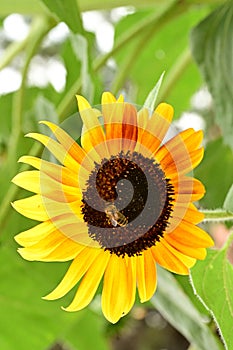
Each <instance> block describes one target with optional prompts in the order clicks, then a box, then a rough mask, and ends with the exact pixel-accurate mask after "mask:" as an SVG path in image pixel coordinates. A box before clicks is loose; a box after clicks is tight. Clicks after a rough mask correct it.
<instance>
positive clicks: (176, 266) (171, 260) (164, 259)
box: [150, 241, 189, 275]
mask: <svg viewBox="0 0 233 350" xmlns="http://www.w3.org/2000/svg"><path fill="white" fill-rule="evenodd" d="M150 249H151V252H152V255H153V258H154V260H155V261H156V262H157V263H158V264H159V265H160V266H162V267H164V268H165V269H167V270H169V271H171V272H175V273H178V274H180V275H188V274H189V269H188V267H187V266H186V265H185V264H184V262H183V261H182V260H180V259H178V257H177V256H176V255H174V254H173V253H171V251H170V250H169V249H167V247H166V246H165V245H164V244H162V242H161V241H160V242H156V246H155V247H152V248H150Z"/></svg>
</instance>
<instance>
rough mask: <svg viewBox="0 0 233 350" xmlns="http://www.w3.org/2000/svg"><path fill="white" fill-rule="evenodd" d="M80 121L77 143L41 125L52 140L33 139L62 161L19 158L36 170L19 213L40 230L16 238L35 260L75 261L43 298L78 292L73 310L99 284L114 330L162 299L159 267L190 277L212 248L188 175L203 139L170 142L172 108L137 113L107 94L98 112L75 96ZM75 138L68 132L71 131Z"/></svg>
mask: <svg viewBox="0 0 233 350" xmlns="http://www.w3.org/2000/svg"><path fill="white" fill-rule="evenodd" d="M77 100H78V107H79V113H80V116H81V119H82V122H83V128H82V131H81V135H80V138H78V137H76V138H75V139H76V141H75V139H74V138H73V137H71V136H70V132H69V133H68V132H66V131H65V130H64V129H63V128H60V127H59V126H57V125H55V124H53V123H51V122H48V121H43V122H42V123H43V124H45V125H46V126H47V127H48V128H49V129H48V130H50V132H52V135H49V136H47V135H43V134H39V133H30V134H28V135H27V136H29V137H31V138H33V139H35V140H37V141H39V142H41V143H42V144H43V145H44V146H45V147H46V149H47V150H48V152H50V153H51V154H52V155H53V156H54V157H55V158H56V161H51V157H50V159H49V160H48V159H47V160H46V159H41V158H37V157H32V156H23V157H21V158H20V160H19V161H20V162H23V163H26V164H29V165H31V166H32V167H34V168H35V170H30V171H24V172H21V173H19V174H18V175H16V176H15V178H14V179H13V182H14V183H15V184H16V185H18V186H20V187H22V188H24V189H26V190H29V191H31V192H33V193H35V194H34V195H32V196H30V197H28V198H24V199H20V200H17V201H15V202H14V203H13V207H14V208H15V209H16V210H17V211H18V212H19V213H21V214H22V215H24V216H26V217H28V218H30V219H33V220H37V221H39V222H40V223H39V224H38V225H37V226H35V227H33V228H31V229H29V230H27V231H24V232H21V233H20V234H18V235H17V236H16V238H15V239H16V241H17V242H18V243H19V244H20V245H21V246H22V248H19V253H20V254H21V256H22V257H23V258H24V259H27V260H30V261H35V260H37V261H71V264H70V266H69V268H68V270H67V272H66V274H65V276H64V277H63V279H62V280H61V282H60V283H59V284H58V286H57V287H56V288H55V289H54V290H53V291H52V292H51V293H50V294H48V295H47V296H46V297H44V299H47V300H54V299H58V298H61V297H63V296H64V295H65V294H67V293H68V292H69V291H70V290H71V289H72V288H73V287H75V286H76V285H77V284H78V287H77V291H76V294H75V296H74V298H73V301H72V302H71V304H70V305H69V306H68V307H66V308H64V309H65V310H67V311H77V310H80V309H83V308H84V307H86V306H87V305H88V304H89V303H90V302H91V301H92V299H93V298H94V296H95V293H96V291H97V288H98V287H99V285H100V284H101V281H103V282H102V310H103V314H104V316H105V317H106V318H107V319H108V320H109V321H110V322H112V323H116V322H117V321H118V320H119V319H120V318H121V317H122V316H124V315H126V314H127V313H128V312H129V311H130V310H131V308H132V306H133V304H134V301H135V295H136V289H137V291H138V295H139V298H140V301H141V302H145V301H147V300H149V299H150V298H151V297H152V296H153V294H154V293H155V290H156V285H157V282H156V281H157V278H156V265H157V264H159V265H161V266H162V267H164V268H165V269H167V270H169V271H171V272H174V273H178V274H181V275H186V274H188V273H189V269H190V268H191V267H192V266H193V265H194V264H195V262H196V260H197V259H204V258H205V256H206V249H205V248H206V247H209V246H211V245H212V244H213V241H212V239H211V238H210V237H209V236H208V235H207V233H206V232H204V231H203V230H202V229H201V228H200V227H198V226H196V224H198V223H199V222H201V221H202V219H203V214H202V213H200V212H199V211H198V210H197V209H196V207H195V206H194V204H193V203H192V202H194V201H197V200H199V199H200V198H201V197H202V196H203V195H204V192H205V190H204V187H203V185H202V184H201V182H200V181H198V180H197V179H195V178H193V177H191V176H187V174H188V173H190V172H191V171H192V169H193V168H194V167H196V166H197V165H198V164H199V162H200V161H201V159H202V157H203V148H202V147H200V144H201V142H202V138H203V135H202V132H201V131H194V130H193V129H191V128H190V129H187V130H185V131H182V132H180V133H179V134H177V135H175V136H174V137H173V138H171V139H169V140H168V141H167V142H164V137H165V135H166V133H167V131H168V128H169V126H170V123H171V120H172V117H173V108H172V107H171V106H170V105H168V104H166V103H161V104H159V105H158V107H157V108H156V109H155V111H154V112H153V113H150V111H149V110H148V109H147V108H145V107H142V108H141V109H140V110H137V109H136V107H135V106H134V105H132V104H129V103H126V102H124V100H123V97H122V96H120V97H119V98H118V99H117V100H116V99H115V97H114V96H113V95H112V94H111V93H109V92H105V93H103V95H102V105H101V107H100V108H99V109H97V108H92V107H91V106H90V105H89V103H88V101H87V100H86V99H85V98H83V97H82V96H77ZM71 132H72V130H71Z"/></svg>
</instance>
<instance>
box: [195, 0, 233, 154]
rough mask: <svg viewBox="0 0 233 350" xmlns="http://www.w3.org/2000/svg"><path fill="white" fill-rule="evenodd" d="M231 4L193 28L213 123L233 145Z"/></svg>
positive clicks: (232, 30) (197, 56)
mask: <svg viewBox="0 0 233 350" xmlns="http://www.w3.org/2000/svg"><path fill="white" fill-rule="evenodd" d="M232 32H233V6H232V1H227V2H226V3H225V4H224V5H223V6H220V7H219V8H218V9H217V10H215V11H214V12H213V13H211V14H210V15H209V16H208V17H207V18H206V19H205V20H204V21H202V22H201V23H200V24H199V25H198V26H197V27H196V28H195V29H194V30H193V32H192V35H191V44H192V51H193V56H194V58H195V60H196V61H197V64H198V66H199V69H200V71H201V73H202V74H203V76H204V79H205V81H206V83H207V85H208V88H209V90H210V92H211V94H212V96H213V103H214V111H215V118H216V123H218V125H219V126H220V128H221V129H222V132H223V136H224V142H225V143H227V144H228V145H230V146H231V148H232V149H233V138H232V129H233V103H232V100H233V84H232V80H233V51H232Z"/></svg>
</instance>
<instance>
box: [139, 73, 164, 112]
mask: <svg viewBox="0 0 233 350" xmlns="http://www.w3.org/2000/svg"><path fill="white" fill-rule="evenodd" d="M164 74H165V72H163V73H162V74H161V76H160V78H159V80H158V81H157V83H156V85H155V86H154V87H153V89H152V90H151V91H150V93H149V95H148V96H147V98H146V101H145V102H144V107H146V108H148V109H149V110H150V111H153V110H154V108H155V104H156V100H157V97H158V93H159V90H160V86H161V84H162V81H163V77H164Z"/></svg>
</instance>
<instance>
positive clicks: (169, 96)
mask: <svg viewBox="0 0 233 350" xmlns="http://www.w3.org/2000/svg"><path fill="white" fill-rule="evenodd" d="M162 5H164V3H163V4H162V3H160V6H159V7H158V8H157V7H156V9H151V10H147V11H145V10H144V11H142V10H140V11H137V12H135V13H134V14H132V15H129V16H127V17H125V18H123V19H122V20H121V21H120V22H119V23H118V24H117V26H116V34H115V36H116V39H115V40H116V42H117V41H120V38H121V37H122V36H124V35H125V33H127V32H128V31H130V30H131V29H132V28H133V27H135V26H136V25H138V26H139V23H140V22H142V21H144V20H145V19H146V18H150V16H151V14H152V13H154V12H155V11H161V6H162ZM205 14H206V10H205V11H204V10H200V9H199V8H198V9H197V8H193V9H192V11H191V10H189V11H186V12H185V13H184V14H182V15H180V16H178V17H177V18H176V19H173V20H172V21H170V22H168V23H167V24H166V25H164V26H163V27H161V29H160V30H159V31H157V32H156V33H154V34H153V32H152V30H151V32H150V33H148V37H147V38H146V40H145V45H144V46H143V48H138V51H137V53H136V55H135V57H133V58H132V60H131V62H129V63H130V65H129V67H127V72H126V75H125V80H126V81H128V80H129V79H130V80H131V84H132V83H133V84H134V86H135V89H132V88H131V91H133V92H135V90H136V92H137V96H136V97H135V96H130V97H131V99H133V100H136V102H137V104H138V105H142V104H143V103H144V101H145V99H146V96H147V95H148V90H150V89H152V88H153V86H154V77H155V76H160V75H161V72H162V71H166V76H165V77H164V80H163V85H162V87H161V92H162V90H163V88H164V86H165V85H166V84H167V83H166V81H167V79H168V78H169V76H170V72H172V69H173V64H174V62H176V61H177V59H178V60H180V55H181V53H182V52H183V51H184V50H186V49H187V46H188V45H189V42H188V37H187V32H188V31H189V30H190V29H191V28H192V26H193V25H194V24H196V23H197V22H198V21H199V20H200V19H201V18H203V16H204V15H205ZM171 29H174V30H171ZM144 34H145V33H144ZM141 37H142V33H139V34H137V35H136V36H135V39H134V40H131V41H130V42H129V43H127V47H126V49H125V50H121V51H119V52H118V53H117V54H116V55H115V57H116V61H117V64H118V67H119V71H120V72H121V71H122V70H124V69H125V64H126V62H127V60H128V61H129V55H130V53H131V52H134V50H135V49H136V47H137V46H138V41H139V40H140V39H141ZM177 38H179V40H177ZM174 43H175V45H174ZM180 66H181V65H180ZM190 82H192V83H190ZM200 84H201V77H200V74H199V72H198V69H197V67H196V66H195V64H194V62H189V63H188V65H187V66H185V67H183V70H182V72H180V74H179V76H178V77H177V79H176V80H175V82H174V83H173V85H172V88H170V89H169V91H167V93H166V94H165V95H164V96H163V98H164V99H165V100H166V101H167V102H169V103H171V104H173V105H174V106H175V112H176V113H175V114H176V116H179V115H180V114H181V112H182V111H184V110H187V108H188V107H189V106H190V97H191V96H192V94H193V93H194V92H195V91H196V90H197V88H198V87H200ZM121 88H123V87H122V86H121ZM158 98H160V96H158Z"/></svg>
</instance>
